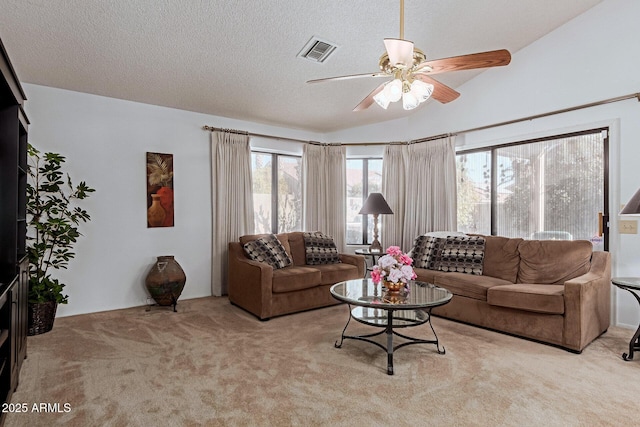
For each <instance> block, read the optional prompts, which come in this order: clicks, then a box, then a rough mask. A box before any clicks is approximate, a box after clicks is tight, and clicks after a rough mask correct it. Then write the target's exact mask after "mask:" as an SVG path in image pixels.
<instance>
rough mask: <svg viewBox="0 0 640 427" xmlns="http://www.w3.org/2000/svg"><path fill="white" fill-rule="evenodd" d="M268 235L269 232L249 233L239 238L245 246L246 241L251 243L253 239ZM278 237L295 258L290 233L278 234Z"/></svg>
mask: <svg viewBox="0 0 640 427" xmlns="http://www.w3.org/2000/svg"><path fill="white" fill-rule="evenodd" d="M266 236H269V234H247V235H244V236H240V239H238V240H239V241H240V244H241V245H243V246H244V245H245V244H246V243H249V242H251V241H254V240H256V239H259V238H261V237H266ZM276 237H277V238H278V240H279V241H280V243H282V246H284V249H285V250H286V251H287V253H288V254H289V256H290V257H292V258H293V253H292V252H291V248H290V246H289V235H288V233H281V234H276Z"/></svg>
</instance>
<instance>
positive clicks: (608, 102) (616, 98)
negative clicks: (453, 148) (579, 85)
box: [410, 92, 640, 144]
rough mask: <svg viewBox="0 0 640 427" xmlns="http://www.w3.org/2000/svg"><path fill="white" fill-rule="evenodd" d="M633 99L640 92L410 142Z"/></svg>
mask: <svg viewBox="0 0 640 427" xmlns="http://www.w3.org/2000/svg"><path fill="white" fill-rule="evenodd" d="M632 98H636V99H637V100H638V101H639V102H640V92H638V93H631V94H629V95H623V96H617V97H615V98H609V99H603V100H601V101H596V102H590V103H588V104H582V105H577V106H575V107H569V108H563V109H561V110H554V111H550V112H548V113H541V114H535V115H533V116H527V117H522V118H519V119H513V120H508V121H506V122H500V123H494V124H491V125H486V126H479V127H475V128H471V129H465V130H459V131H457V132H452V133H449V134H443V135H435V136H428V137H426V138H420V139H414V140H411V141H410V144H415V143H417V142H426V141H432V140H434V139H440V138H443V137H446V136H456V135H459V134H462V133H471V132H477V131H480V130H486V129H491V128H496V127H500V126H506V125H512V124H514V123H520V122H526V121H529V120H535V119H540V118H543V117H548V116H554V115H556V114H562V113H569V112H571V111H577V110H582V109H584V108H591V107H597V106H599V105H605V104H611V103H613V102H619V101H626V100H628V99H632Z"/></svg>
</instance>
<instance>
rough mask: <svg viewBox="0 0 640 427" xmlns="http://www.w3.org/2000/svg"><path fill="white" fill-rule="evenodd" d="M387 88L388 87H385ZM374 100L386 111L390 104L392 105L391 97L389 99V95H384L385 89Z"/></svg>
mask: <svg viewBox="0 0 640 427" xmlns="http://www.w3.org/2000/svg"><path fill="white" fill-rule="evenodd" d="M385 87H386V86H385ZM373 100H374V101H376V104H378V105H379V106H381V107H382V108H384V109H385V110H386V109H387V107H388V106H389V104H390V103H391V100H390V99H389V97H387V95H386V94H385V93H384V89H383V90H381V91H380V92H378V93H377V94H376V95H375V96H374V97H373Z"/></svg>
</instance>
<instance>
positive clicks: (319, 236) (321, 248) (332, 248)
mask: <svg viewBox="0 0 640 427" xmlns="http://www.w3.org/2000/svg"><path fill="white" fill-rule="evenodd" d="M302 236H303V238H304V249H305V257H306V263H307V265H320V264H338V263H340V262H342V261H340V256H339V255H338V248H336V244H335V243H334V241H333V239H332V238H331V237H330V236H327V235H326V234H324V233H321V232H319V231H315V232H305V233H304V234H303V235H302Z"/></svg>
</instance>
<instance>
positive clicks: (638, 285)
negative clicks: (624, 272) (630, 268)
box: [611, 277, 640, 291]
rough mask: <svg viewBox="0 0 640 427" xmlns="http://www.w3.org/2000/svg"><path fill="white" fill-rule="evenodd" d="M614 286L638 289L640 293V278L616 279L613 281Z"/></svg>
mask: <svg viewBox="0 0 640 427" xmlns="http://www.w3.org/2000/svg"><path fill="white" fill-rule="evenodd" d="M611 282H612V283H613V284H614V285H618V286H624V287H626V288H632V289H637V290H639V291H640V277H614V278H613V279H611Z"/></svg>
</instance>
